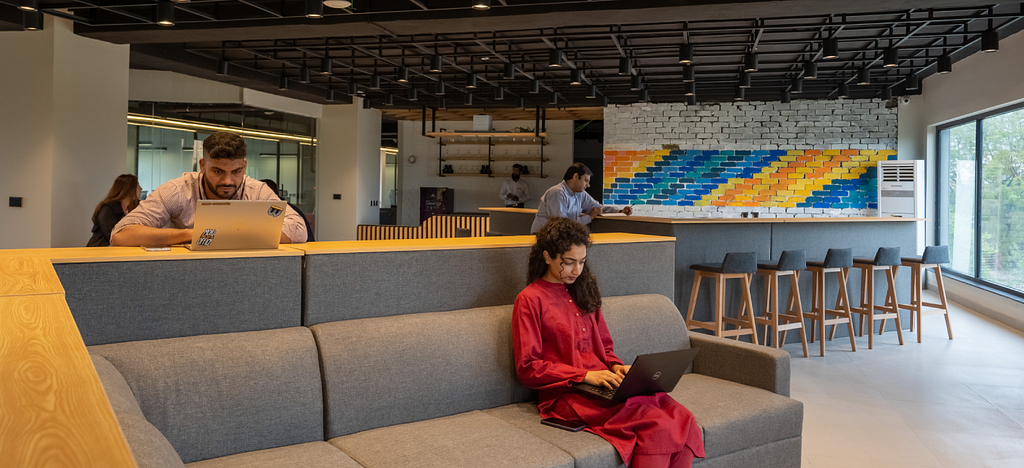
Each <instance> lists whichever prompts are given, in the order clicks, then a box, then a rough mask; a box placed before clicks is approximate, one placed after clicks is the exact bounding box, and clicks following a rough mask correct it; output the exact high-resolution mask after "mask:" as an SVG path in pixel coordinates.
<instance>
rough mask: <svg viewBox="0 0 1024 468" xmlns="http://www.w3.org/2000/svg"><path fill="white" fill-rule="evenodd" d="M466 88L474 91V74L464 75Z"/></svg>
mask: <svg viewBox="0 0 1024 468" xmlns="http://www.w3.org/2000/svg"><path fill="white" fill-rule="evenodd" d="M466 88H469V89H476V73H473V72H469V73H466Z"/></svg>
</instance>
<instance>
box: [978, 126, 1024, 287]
mask: <svg viewBox="0 0 1024 468" xmlns="http://www.w3.org/2000/svg"><path fill="white" fill-rule="evenodd" d="M981 128H982V142H983V145H982V164H981V167H982V170H981V172H982V174H981V275H980V277H981V278H982V279H985V280H988V281H991V282H993V283H996V284H1000V285H1003V286H1006V287H1010V288H1013V289H1017V290H1022V291H1024V248H1022V247H1024V183H1022V177H1024V110H1016V111H1013V112H1007V113H1005V114H999V115H995V116H992V117H988V118H986V119H984V120H983V121H982V127H981Z"/></svg>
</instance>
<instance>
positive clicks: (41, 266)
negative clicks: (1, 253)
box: [0, 257, 64, 297]
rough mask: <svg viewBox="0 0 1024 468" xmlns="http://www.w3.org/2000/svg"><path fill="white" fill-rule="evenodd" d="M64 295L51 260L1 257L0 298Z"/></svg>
mask: <svg viewBox="0 0 1024 468" xmlns="http://www.w3.org/2000/svg"><path fill="white" fill-rule="evenodd" d="M37 294H64V286H62V285H61V284H60V279H59V278H57V272H56V271H54V270H53V265H52V264H51V263H50V260H49V259H46V258H43V257H0V297H2V296H32V295H37Z"/></svg>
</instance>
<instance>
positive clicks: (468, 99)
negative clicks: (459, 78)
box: [462, 93, 473, 106]
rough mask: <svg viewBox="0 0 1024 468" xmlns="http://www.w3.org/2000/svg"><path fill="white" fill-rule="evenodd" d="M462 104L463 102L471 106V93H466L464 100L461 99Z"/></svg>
mask: <svg viewBox="0 0 1024 468" xmlns="http://www.w3.org/2000/svg"><path fill="white" fill-rule="evenodd" d="M462 104H464V105H466V106H472V105H473V93H469V94H466V99H465V100H464V101H462Z"/></svg>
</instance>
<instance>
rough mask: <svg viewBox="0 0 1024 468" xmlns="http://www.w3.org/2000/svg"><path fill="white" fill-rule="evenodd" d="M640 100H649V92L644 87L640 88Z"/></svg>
mask: <svg viewBox="0 0 1024 468" xmlns="http://www.w3.org/2000/svg"><path fill="white" fill-rule="evenodd" d="M639 97H640V102H651V93H650V92H649V91H647V90H646V89H641V90H640V93H639Z"/></svg>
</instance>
